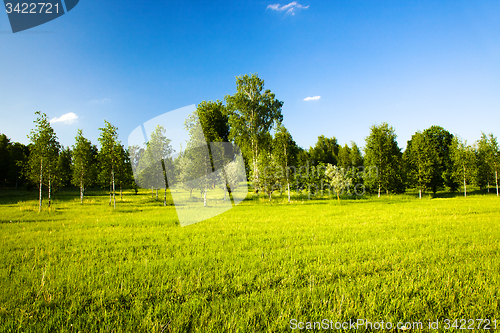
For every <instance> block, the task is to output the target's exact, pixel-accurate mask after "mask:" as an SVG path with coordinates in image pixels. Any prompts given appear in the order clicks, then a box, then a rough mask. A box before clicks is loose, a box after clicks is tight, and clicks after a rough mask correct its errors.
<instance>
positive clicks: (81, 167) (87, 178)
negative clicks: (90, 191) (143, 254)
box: [71, 129, 97, 204]
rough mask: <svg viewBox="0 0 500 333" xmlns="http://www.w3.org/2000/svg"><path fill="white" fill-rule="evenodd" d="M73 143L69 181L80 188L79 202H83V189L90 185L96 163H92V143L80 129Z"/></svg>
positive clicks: (94, 174)
mask: <svg viewBox="0 0 500 333" xmlns="http://www.w3.org/2000/svg"><path fill="white" fill-rule="evenodd" d="M75 141H76V142H75V144H74V145H73V159H72V169H73V172H72V177H71V183H72V184H73V185H75V186H78V187H79V188H80V203H81V204H83V196H84V193H85V189H86V188H87V187H88V186H92V185H93V184H94V181H95V176H96V171H97V170H96V165H95V164H94V163H93V161H94V158H93V156H92V144H91V142H90V141H89V140H88V139H86V138H85V137H84V136H83V132H82V130H81V129H79V130H78V134H77V135H76V137H75Z"/></svg>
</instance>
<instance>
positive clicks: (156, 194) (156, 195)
mask: <svg viewBox="0 0 500 333" xmlns="http://www.w3.org/2000/svg"><path fill="white" fill-rule="evenodd" d="M156 201H158V189H156Z"/></svg>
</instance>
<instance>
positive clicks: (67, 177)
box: [56, 147, 72, 187]
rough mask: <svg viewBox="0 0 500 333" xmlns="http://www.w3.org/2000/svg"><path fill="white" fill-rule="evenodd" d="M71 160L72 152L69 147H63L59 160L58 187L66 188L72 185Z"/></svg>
mask: <svg viewBox="0 0 500 333" xmlns="http://www.w3.org/2000/svg"><path fill="white" fill-rule="evenodd" d="M71 158H72V152H71V150H70V149H69V147H67V148H66V149H65V148H64V147H62V149H61V152H60V153H59V158H58V159H57V177H56V179H57V187H66V186H69V185H70V184H71Z"/></svg>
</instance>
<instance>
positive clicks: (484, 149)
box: [478, 133, 500, 196]
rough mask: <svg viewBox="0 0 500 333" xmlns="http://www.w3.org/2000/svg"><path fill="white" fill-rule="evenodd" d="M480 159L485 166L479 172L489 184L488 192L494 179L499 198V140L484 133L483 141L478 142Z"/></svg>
mask: <svg viewBox="0 0 500 333" xmlns="http://www.w3.org/2000/svg"><path fill="white" fill-rule="evenodd" d="M478 158H479V160H480V163H481V164H482V165H484V167H483V168H481V169H480V170H478V171H479V172H481V173H482V174H481V175H480V176H481V177H482V178H485V179H486V181H487V182H488V191H489V187H490V184H489V180H490V179H492V180H493V179H494V180H495V188H496V192H497V196H499V193H498V169H499V167H500V150H499V148H498V141H497V138H496V137H494V136H493V134H492V133H490V134H488V135H486V134H485V133H482V135H481V139H480V140H479V141H478Z"/></svg>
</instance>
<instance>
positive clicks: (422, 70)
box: [0, 0, 500, 148]
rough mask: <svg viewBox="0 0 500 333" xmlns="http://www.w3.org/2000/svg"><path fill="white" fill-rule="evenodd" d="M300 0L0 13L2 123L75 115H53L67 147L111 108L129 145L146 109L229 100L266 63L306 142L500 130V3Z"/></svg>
mask: <svg viewBox="0 0 500 333" xmlns="http://www.w3.org/2000/svg"><path fill="white" fill-rule="evenodd" d="M288 4H290V1H289V0H288V1H285V2H276V1H274V0H270V1H201V0H200V1H196V0H186V1H160V0H157V1H126V2H124V1H95V0H81V1H80V3H79V4H78V6H76V7H75V8H74V9H73V10H72V11H71V12H69V13H67V14H66V15H63V16H62V17H60V18H58V19H56V20H54V21H51V22H49V23H46V24H44V25H41V26H39V27H36V28H33V29H30V30H27V31H25V32H19V33H16V34H12V32H11V30H10V26H9V21H8V18H7V14H6V13H0V45H1V46H0V119H1V121H0V132H1V133H5V134H6V135H7V136H8V137H10V138H11V139H12V140H13V141H19V142H23V143H27V142H28V139H27V138H26V135H27V134H28V133H29V131H30V129H31V128H33V120H34V118H35V117H34V112H35V111H36V110H40V111H42V112H45V113H46V114H47V115H48V116H49V118H51V119H53V118H55V117H61V116H63V115H66V119H67V120H68V121H67V122H64V121H61V122H55V123H53V127H54V129H55V130H56V133H57V134H58V137H59V139H60V141H61V143H62V144H64V145H66V146H68V145H72V144H73V142H74V137H75V135H76V133H77V129H78V128H81V129H83V131H84V134H85V136H87V137H88V138H89V139H91V141H92V142H93V143H97V137H98V135H99V131H98V128H99V127H102V126H103V124H104V122H103V119H106V120H108V121H110V122H111V123H112V124H114V125H115V126H117V127H118V128H119V134H120V139H121V141H122V142H123V143H125V144H126V143H127V138H128V135H129V134H130V132H131V131H132V130H133V129H134V128H136V127H137V126H139V125H140V124H142V123H144V122H146V121H147V120H149V119H151V118H153V117H155V116H158V115H160V114H163V113H165V112H167V111H170V110H174V109H177V108H181V107H184V106H187V105H191V104H198V103H199V102H201V101H203V100H216V99H221V100H222V99H223V98H224V96H225V95H226V94H233V93H234V92H235V90H236V88H235V76H238V75H243V74H248V73H258V75H259V77H261V78H263V79H264V80H265V84H266V88H269V89H271V90H272V91H273V92H274V93H275V94H276V97H277V98H278V99H280V100H282V101H284V106H283V110H282V111H283V116H284V123H285V126H286V127H287V128H288V129H289V131H290V132H291V134H292V136H293V137H294V139H295V140H296V141H297V143H298V144H299V145H300V146H302V147H304V148H308V147H309V146H311V145H314V143H315V142H316V140H317V137H318V136H319V135H321V134H323V135H326V136H328V137H332V136H335V137H337V139H338V141H339V142H340V143H342V144H344V143H349V142H350V141H351V140H352V141H355V142H356V143H357V144H358V145H359V146H364V139H365V137H366V136H367V135H368V134H369V128H370V126H371V125H373V124H379V123H381V122H387V123H389V124H390V125H392V126H393V127H394V128H395V130H396V134H397V135H398V142H399V145H400V147H405V146H406V141H407V140H409V139H410V138H411V135H412V134H413V133H414V132H415V131H417V130H424V129H426V128H428V127H430V126H431V125H441V126H443V127H444V128H446V129H447V130H449V131H450V132H452V133H454V134H459V135H460V136H461V137H463V138H464V139H467V140H468V141H469V142H472V141H475V140H477V139H478V138H479V137H480V134H481V131H484V132H487V133H489V132H493V134H495V135H496V136H498V135H500V14H499V13H500V2H498V1H474V2H471V1H439V2H437V1H425V0H424V1H389V0H384V1H355V0H349V1H316V0H311V1H306V0H300V1H298V2H297V3H296V4H295V5H293V3H292V5H291V6H288V7H285V9H284V10H277V9H281V8H283V6H285V5H288ZM273 5H274V6H273ZM276 5H278V6H276ZM291 8H292V9H293V11H289V10H290V9H291ZM314 96H321V97H320V98H319V99H316V100H309V101H305V100H304V99H306V98H307V97H314ZM71 113H73V114H74V115H73V118H75V117H77V118H76V119H73V120H71V118H72V117H71ZM68 114H70V115H69V116H68Z"/></svg>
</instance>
